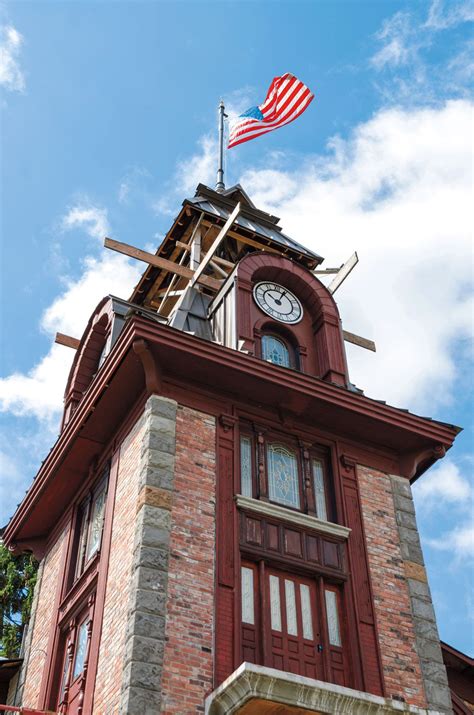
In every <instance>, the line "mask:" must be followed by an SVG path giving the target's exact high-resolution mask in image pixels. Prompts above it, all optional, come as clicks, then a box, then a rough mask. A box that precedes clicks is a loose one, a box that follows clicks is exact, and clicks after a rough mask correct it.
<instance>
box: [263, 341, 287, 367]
mask: <svg viewBox="0 0 474 715" xmlns="http://www.w3.org/2000/svg"><path fill="white" fill-rule="evenodd" d="M262 358H263V359H264V360H266V361H267V362H271V363H273V364H274V365H282V367H290V353H289V350H288V348H287V346H286V344H285V343H284V342H283V340H281V338H277V337H275V336H274V335H263V337H262Z"/></svg>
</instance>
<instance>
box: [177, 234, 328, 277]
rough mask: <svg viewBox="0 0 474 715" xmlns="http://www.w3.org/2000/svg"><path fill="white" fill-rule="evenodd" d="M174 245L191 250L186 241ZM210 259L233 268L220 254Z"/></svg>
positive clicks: (233, 264) (224, 266) (230, 262)
mask: <svg viewBox="0 0 474 715" xmlns="http://www.w3.org/2000/svg"><path fill="white" fill-rule="evenodd" d="M176 245H177V246H179V248H182V249H183V250H184V251H187V252H188V253H189V251H190V250H191V247H190V246H189V245H188V244H187V243H183V242H182V241H176ZM212 260H213V262H214V263H217V264H218V265H219V266H222V267H223V268H232V269H234V268H235V263H232V261H227V260H226V259H225V258H221V257H220V256H213V258H212ZM338 270H339V268H336V271H338Z"/></svg>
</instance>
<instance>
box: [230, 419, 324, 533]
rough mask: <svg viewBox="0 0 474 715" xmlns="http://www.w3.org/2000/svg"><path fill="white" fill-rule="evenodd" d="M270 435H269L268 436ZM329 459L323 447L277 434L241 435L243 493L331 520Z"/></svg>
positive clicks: (244, 432)
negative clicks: (316, 447) (293, 442)
mask: <svg viewBox="0 0 474 715" xmlns="http://www.w3.org/2000/svg"><path fill="white" fill-rule="evenodd" d="M267 435H268V436H267ZM328 478H329V460H328V456H327V455H326V454H325V453H324V451H323V450H321V451H319V450H316V449H314V450H308V449H306V448H303V447H301V446H300V445H298V444H292V443H291V442H290V441H287V440H285V441H283V440H281V439H280V438H279V436H278V435H275V436H274V437H272V436H271V435H270V434H268V433H266V434H265V437H264V436H263V433H257V434H255V433H254V434H251V433H250V431H249V432H246V431H244V430H242V433H241V436H240V493H241V494H242V495H243V496H246V497H254V498H264V499H268V500H269V501H271V502H274V503H275V504H280V505H281V506H285V507H289V508H291V509H299V510H304V511H306V512H307V513H309V514H311V515H313V516H316V517H318V518H319V519H322V520H323V521H331V520H332V511H333V509H332V504H331V500H330V494H329V492H328Z"/></svg>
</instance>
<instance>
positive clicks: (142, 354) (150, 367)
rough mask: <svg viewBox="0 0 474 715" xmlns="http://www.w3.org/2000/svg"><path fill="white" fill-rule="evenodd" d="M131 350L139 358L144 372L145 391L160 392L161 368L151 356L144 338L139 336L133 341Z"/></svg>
mask: <svg viewBox="0 0 474 715" xmlns="http://www.w3.org/2000/svg"><path fill="white" fill-rule="evenodd" d="M133 352H134V353H135V354H136V355H138V357H139V358H140V360H141V363H142V367H143V372H144V373H145V384H146V389H147V392H149V393H150V394H152V393H160V392H161V386H162V375H161V370H160V368H159V366H158V363H157V362H156V360H155V358H154V357H153V355H152V353H151V350H150V347H149V345H148V343H147V342H146V340H144V339H143V338H139V339H138V340H135V341H134V343H133Z"/></svg>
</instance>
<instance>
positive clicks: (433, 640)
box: [357, 465, 451, 712]
mask: <svg viewBox="0 0 474 715" xmlns="http://www.w3.org/2000/svg"><path fill="white" fill-rule="evenodd" d="M357 472H358V481H359V489H360V496H361V504H362V512H363V519H364V529H365V533H366V538H367V551H368V559H369V568H370V574H371V580H372V588H373V592H374V601H375V612H376V619H377V627H378V636H379V643H380V650H381V656H382V666H383V673H384V679H385V685H386V688H387V695H388V696H389V697H393V696H395V697H400V696H401V697H402V698H404V699H405V701H406V702H407V703H410V704H412V705H417V706H419V707H427V706H428V707H430V708H432V709H433V710H435V711H437V712H451V705H450V696H449V689H448V687H447V680H446V673H445V672H444V679H445V680H444V682H441V680H442V679H443V678H442V674H441V670H440V668H439V665H440V664H441V665H442V658H441V649H440V645H439V637H438V633H437V629H436V623H435V619H434V612H433V606H432V603H431V596H430V594H429V589H428V587H427V583H426V573H425V572H424V568H423V557H422V553H421V548H420V542H419V537H418V531H417V527H416V520H415V514H414V508H413V501H412V499H411V488H410V484H409V482H408V481H407V480H406V479H404V478H402V477H391V476H390V475H388V474H385V473H383V472H380V471H377V470H375V469H371V468H368V467H363V466H360V465H359V466H358V468H357ZM420 569H421V570H420ZM415 582H416V583H415ZM422 633H426V634H427V635H426V638H428V639H429V641H430V643H429V645H428V643H427V640H426V639H425V637H424V636H422ZM438 651H439V654H438ZM433 674H435V677H436V678H437V680H436V686H435V687H434V685H433V684H434V682H435V681H433V680H432V676H433ZM438 685H439V689H438Z"/></svg>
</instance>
